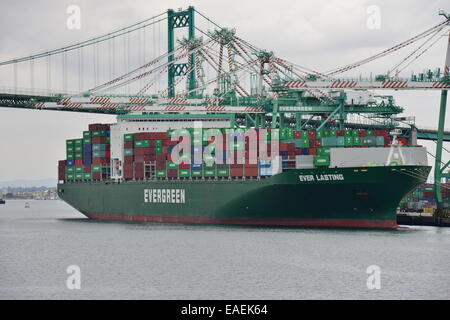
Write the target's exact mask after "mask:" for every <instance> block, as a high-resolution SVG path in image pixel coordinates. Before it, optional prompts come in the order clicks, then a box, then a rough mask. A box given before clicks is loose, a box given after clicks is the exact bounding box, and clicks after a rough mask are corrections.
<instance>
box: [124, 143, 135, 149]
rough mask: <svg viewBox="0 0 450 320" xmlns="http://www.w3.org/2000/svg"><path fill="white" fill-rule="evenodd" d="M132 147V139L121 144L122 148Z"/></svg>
mask: <svg viewBox="0 0 450 320" xmlns="http://www.w3.org/2000/svg"><path fill="white" fill-rule="evenodd" d="M133 147H134V145H133V141H125V142H124V144H123V148H124V149H133Z"/></svg>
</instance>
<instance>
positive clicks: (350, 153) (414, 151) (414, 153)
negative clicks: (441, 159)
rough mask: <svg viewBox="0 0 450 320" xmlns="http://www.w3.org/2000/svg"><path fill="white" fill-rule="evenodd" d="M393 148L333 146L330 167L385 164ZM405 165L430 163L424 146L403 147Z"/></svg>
mask: <svg viewBox="0 0 450 320" xmlns="http://www.w3.org/2000/svg"><path fill="white" fill-rule="evenodd" d="M390 149H391V148H331V149H330V168H334V167H359V166H371V165H385V164H386V161H387V159H388V156H389V151H390ZM401 150H402V153H403V156H404V158H405V165H424V166H426V165H428V159H427V150H426V148H423V147H408V148H401Z"/></svg>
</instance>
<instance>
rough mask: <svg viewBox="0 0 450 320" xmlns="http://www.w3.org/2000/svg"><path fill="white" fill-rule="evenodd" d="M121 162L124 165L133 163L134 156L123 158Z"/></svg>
mask: <svg viewBox="0 0 450 320" xmlns="http://www.w3.org/2000/svg"><path fill="white" fill-rule="evenodd" d="M123 161H124V162H125V163H133V161H134V156H125V157H123Z"/></svg>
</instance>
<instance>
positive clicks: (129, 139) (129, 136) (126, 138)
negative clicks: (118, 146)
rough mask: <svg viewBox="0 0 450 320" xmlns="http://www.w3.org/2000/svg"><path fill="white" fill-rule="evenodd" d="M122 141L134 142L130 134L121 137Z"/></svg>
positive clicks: (132, 135)
mask: <svg viewBox="0 0 450 320" xmlns="http://www.w3.org/2000/svg"><path fill="white" fill-rule="evenodd" d="M123 141H134V134H132V133H125V134H124V135H123Z"/></svg>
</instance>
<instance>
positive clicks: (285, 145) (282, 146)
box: [280, 143, 288, 152]
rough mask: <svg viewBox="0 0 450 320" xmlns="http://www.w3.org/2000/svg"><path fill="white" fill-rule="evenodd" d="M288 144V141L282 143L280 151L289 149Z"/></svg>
mask: <svg viewBox="0 0 450 320" xmlns="http://www.w3.org/2000/svg"><path fill="white" fill-rule="evenodd" d="M287 145H288V144H287V143H280V151H281V152H285V151H288V146H287Z"/></svg>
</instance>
